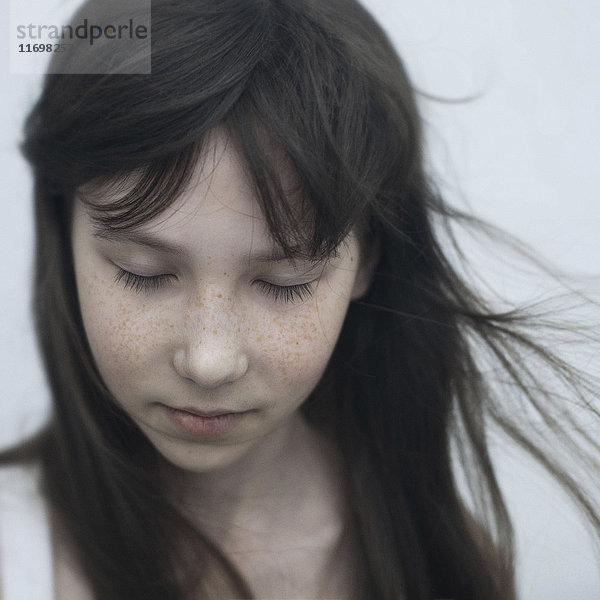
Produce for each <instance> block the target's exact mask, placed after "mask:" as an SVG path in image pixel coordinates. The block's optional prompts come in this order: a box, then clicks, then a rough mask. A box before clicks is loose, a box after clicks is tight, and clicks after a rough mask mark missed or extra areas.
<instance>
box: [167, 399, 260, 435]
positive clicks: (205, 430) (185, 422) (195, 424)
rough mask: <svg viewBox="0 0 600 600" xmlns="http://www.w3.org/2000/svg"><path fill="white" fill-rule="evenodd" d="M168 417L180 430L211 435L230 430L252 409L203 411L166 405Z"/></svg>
mask: <svg viewBox="0 0 600 600" xmlns="http://www.w3.org/2000/svg"><path fill="white" fill-rule="evenodd" d="M165 411H166V414H167V417H168V419H169V421H171V423H173V425H175V426H176V427H177V428H178V429H179V430H181V431H183V432H184V433H186V434H188V435H192V436H198V437H211V436H219V435H223V434H225V433H227V432H229V431H230V430H231V429H233V428H234V427H235V426H236V425H237V424H238V423H239V422H240V421H242V420H243V419H244V418H245V417H246V416H247V415H248V414H249V412H250V411H237V412H236V411H228V410H227V409H216V410H210V411H202V410H198V409H196V408H173V407H170V406H165Z"/></svg>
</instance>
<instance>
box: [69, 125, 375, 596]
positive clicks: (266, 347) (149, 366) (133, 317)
mask: <svg viewBox="0 0 600 600" xmlns="http://www.w3.org/2000/svg"><path fill="white" fill-rule="evenodd" d="M72 234H73V254H74V261H75V274H76V281H77V287H78V294H79V301H80V304H81V310H82V316H83V320H84V326H85V330H86V334H87V336H88V340H89V343H90V347H91V349H92V353H93V355H94V359H95V361H96V364H97V366H98V368H99V370H100V373H101V375H102V377H103V379H104V381H105V383H106V385H107V386H108V388H109V390H110V391H111V392H112V394H113V396H114V397H115V399H116V400H117V402H118V403H119V404H120V406H121V407H122V408H123V409H124V410H125V411H126V412H127V413H128V414H129V415H130V416H131V417H132V419H133V420H134V421H135V422H136V424H137V425H138V426H139V427H140V429H141V430H142V431H143V432H144V433H145V435H146V436H147V437H148V439H149V440H150V442H151V443H152V444H153V445H154V446H155V447H156V449H157V450H158V451H159V452H160V453H161V455H162V456H163V457H164V458H165V459H166V463H167V464H168V465H170V467H169V469H170V471H171V480H172V482H173V494H174V495H175V497H176V499H177V501H178V502H179V503H180V505H181V507H182V509H183V510H184V511H185V512H186V514H188V515H189V516H190V518H192V520H194V521H195V522H196V523H198V524H199V525H200V527H201V528H202V530H203V531H205V532H206V533H207V534H208V535H211V536H212V537H213V538H214V539H215V540H217V541H218V544H219V545H220V547H221V548H222V549H223V550H224V551H225V552H226V554H227V555H228V556H229V557H230V558H231V560H232V561H233V562H234V563H235V564H236V565H237V566H238V568H239V569H240V570H241V572H242V574H243V575H244V576H245V577H246V578H247V581H248V582H249V584H250V585H251V587H252V589H253V591H254V593H255V594H256V595H257V596H258V597H264V598H268V597H271V598H273V597H277V598H280V599H282V600H283V599H285V598H300V597H302V598H323V597H338V598H342V597H343V598H348V597H350V589H351V587H352V584H351V577H350V572H351V571H352V565H351V551H350V548H349V547H348V544H344V543H343V540H342V531H343V527H344V513H345V505H344V501H343V497H342V493H341V487H342V483H341V480H342V477H341V470H340V468H339V466H338V465H339V459H338V457H337V455H336V452H335V450H334V448H333V447H332V446H331V445H330V444H329V443H328V442H327V441H326V440H324V439H322V438H321V437H320V436H319V435H318V434H317V432H316V431H314V430H313V429H312V428H311V427H310V426H309V425H308V424H307V422H306V421H305V420H304V418H303V417H302V416H301V414H300V412H299V408H300V406H301V405H302V403H303V402H304V401H305V400H306V398H307V397H308V395H309V394H310V393H311V391H312V390H313V389H314V387H315V385H316V384H317V382H318V381H319V379H320V377H321V376H322V374H323V371H324V370H325V367H326V365H327V362H328V360H329V358H330V356H331V353H332V351H333V348H334V346H335V343H336V341H337V338H338V335H339V332H340V329H341V326H342V324H343V321H344V318H345V315H346V311H347V308H348V304H349V302H350V301H351V300H352V299H354V298H358V297H360V296H361V295H362V294H364V293H365V292H366V289H367V287H368V284H369V280H370V272H369V271H370V269H369V268H368V266H367V261H365V260H361V256H360V251H359V244H358V241H357V239H356V237H355V236H354V235H352V234H351V235H349V236H348V238H347V239H346V240H345V241H344V243H343V244H341V245H340V247H339V249H338V252H337V254H336V255H335V256H332V257H330V259H329V260H326V261H321V262H318V263H313V262H310V261H305V260H298V261H289V260H283V259H282V258H281V256H277V255H273V251H274V250H275V251H276V250H277V249H276V248H274V247H273V244H272V241H271V238H270V236H269V233H268V230H267V228H266V224H265V221H264V218H263V217H262V215H261V214H260V210H259V208H258V204H257V201H256V199H255V197H254V194H253V190H252V186H251V184H250V183H249V181H248V180H247V178H246V176H245V174H244V171H243V168H242V165H241V162H240V159H239V158H238V155H237V154H236V152H235V151H234V150H233V149H232V145H231V144H230V143H228V140H227V139H226V137H225V135H224V134H222V133H218V132H217V133H216V134H215V135H214V136H213V137H212V138H211V141H210V149H209V151H207V152H205V154H204V156H203V159H202V160H201V161H200V163H199V165H198V168H197V170H196V173H195V176H194V178H193V179H192V184H191V185H190V186H188V188H187V189H186V191H185V192H184V193H183V195H182V196H181V197H180V198H179V199H178V200H176V202H175V203H174V204H173V205H172V206H171V207H170V208H169V209H167V211H166V212H165V213H164V214H162V215H160V216H159V217H158V218H156V219H154V220H153V221H150V222H149V223H146V224H144V225H143V226H142V227H141V228H140V229H139V230H137V231H136V232H135V235H132V234H131V232H128V233H127V234H125V235H121V236H116V237H115V236H107V235H104V234H102V232H100V234H99V231H98V227H97V223H96V222H95V221H94V220H93V218H92V216H91V215H90V213H89V212H88V210H87V208H86V207H85V206H84V204H83V202H81V201H77V202H76V205H75V210H74V217H73V230H72ZM132 274H133V275H132ZM169 408H171V409H185V410H194V411H196V410H197V411H209V412H212V411H217V412H219V413H231V412H233V413H240V414H242V417H241V418H240V419H239V420H238V421H236V422H235V424H234V425H233V427H231V428H229V429H228V430H227V431H224V432H221V433H217V434H216V435H203V434H202V435H199V434H198V433H197V432H192V433H190V432H189V431H187V430H182V429H181V427H179V426H178V425H177V423H176V422H173V420H172V419H170V418H169V412H168V411H169ZM61 556H62V554H61V552H59V553H58V560H57V582H58V583H57V587H58V591H59V593H60V596H62V597H65V598H66V597H68V598H73V597H75V596H72V595H68V594H69V590H68V589H66V588H68V587H69V586H72V585H80V584H81V578H79V580H78V576H77V574H76V570H75V571H69V569H68V568H67V565H68V563H69V562H71V563H72V562H73V561H72V557H71V559H69V557H68V555H65V557H63V559H61ZM61 560H62V566H61ZM61 569H62V571H61ZM73 573H75V576H74V577H73ZM61 582H62V583H61ZM61 585H62V586H63V588H64V589H62V590H61V589H60V588H61ZM65 586H66V588H65ZM83 587H85V585H83ZM71 591H72V590H71Z"/></svg>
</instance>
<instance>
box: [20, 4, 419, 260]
mask: <svg viewBox="0 0 600 600" xmlns="http://www.w3.org/2000/svg"><path fill="white" fill-rule="evenodd" d="M342 4H343V5H344V6H345V3H344V2H342ZM358 10H359V9H358V8H354V9H353V11H351V12H348V13H347V14H346V15H345V18H344V20H342V21H340V20H339V18H338V17H339V15H338V14H337V13H335V11H333V9H332V7H327V5H323V6H321V5H320V4H315V3H312V2H306V3H305V2H300V1H298V2H291V1H289V2H288V1H282V2H262V1H260V2H259V1H250V0H249V2H248V3H244V4H243V6H240V5H239V3H237V2H233V1H231V2H229V1H228V0H224V1H223V2H222V3H219V7H217V6H216V5H215V4H214V3H212V2H203V1H202V0H193V1H191V0H190V1H189V2H184V1H182V2H181V5H178V8H177V9H176V8H175V5H173V4H172V3H170V2H162V1H159V0H157V1H156V2H154V3H153V12H152V45H153V47H152V74H150V75H143V76H142V75H107V76H103V77H94V76H82V77H73V76H60V75H53V76H48V78H47V81H46V88H45V91H44V94H43V97H42V99H41V101H40V103H39V105H38V107H37V108H36V110H34V112H33V114H32V116H31V119H30V122H29V130H30V135H29V137H28V139H27V142H26V144H25V145H24V150H25V153H26V155H27V156H28V157H29V159H30V161H31V162H32V164H34V166H35V168H36V169H37V171H38V173H39V174H40V175H41V176H42V177H43V178H44V179H46V180H48V181H51V182H53V183H56V187H57V188H58V189H61V190H76V192H77V193H76V195H77V196H78V197H80V198H81V199H82V200H83V202H84V203H85V204H86V205H87V206H88V207H89V208H90V210H91V212H92V216H93V218H94V219H95V220H96V221H97V223H98V225H99V226H101V227H103V228H104V229H107V230H113V231H117V230H118V231H126V230H133V229H135V228H138V227H140V226H142V225H143V224H144V223H147V222H148V221H150V220H152V219H155V218H156V217H158V216H159V215H160V214H161V213H163V212H164V211H165V210H166V209H167V208H168V207H169V206H171V205H172V204H173V202H174V201H175V200H176V199H177V198H178V197H180V195H181V194H182V192H184V191H185V189H186V187H187V186H188V185H189V183H190V180H191V176H192V174H193V172H194V170H195V169H196V168H197V167H198V164H199V161H202V160H203V157H202V155H203V152H204V150H205V146H206V144H207V142H208V138H209V137H210V136H211V135H212V134H213V132H214V131H216V130H217V129H221V130H224V131H225V132H226V133H227V136H228V138H229V140H230V141H231V143H232V144H233V145H234V147H235V151H236V153H237V155H238V157H239V159H240V160H241V162H242V163H243V165H244V168H245V170H246V174H247V177H248V181H249V182H250V184H251V186H252V189H253V191H254V194H255V197H256V200H257V202H258V203H259V206H260V209H261V212H262V215H263V217H264V218H265V220H266V223H267V226H268V230H269V231H270V234H271V236H272V238H273V240H274V242H275V243H276V244H277V245H278V246H279V247H281V248H282V250H283V252H284V253H285V254H286V255H287V256H290V257H291V256H298V254H299V253H303V254H305V255H306V257H309V258H315V259H319V258H322V257H324V256H329V255H331V254H332V252H333V251H334V250H335V249H336V248H337V247H338V246H339V245H340V243H341V242H342V240H343V239H344V238H345V237H346V236H347V235H348V234H349V233H350V231H351V230H352V229H353V228H355V227H357V225H358V226H359V229H360V230H361V231H364V230H367V231H369V228H376V227H378V226H379V225H377V223H378V222H380V221H383V220H389V221H391V220H392V218H393V214H392V213H394V212H395V211H396V210H397V208H398V207H399V208H400V210H402V207H401V204H399V203H398V199H399V198H398V197H399V196H401V195H402V194H403V190H405V189H406V188H407V186H409V185H410V184H411V169H412V166H413V165H414V164H417V162H418V161H417V160H416V157H417V155H418V152H419V148H418V143H417V135H416V131H415V129H414V125H413V124H414V123H415V122H417V119H415V118H414V114H413V108H414V107H413V106H412V103H411V102H412V101H411V100H410V93H409V85H408V83H407V80H406V79H405V78H404V74H403V71H402V69H401V67H400V65H399V64H398V65H395V67H397V69H395V70H394V69H390V70H389V71H388V70H384V69H382V68H381V64H382V61H381V60H379V54H380V53H381V52H385V51H387V50H388V49H389V48H388V46H387V40H386V39H385V37H384V35H383V33H382V32H381V30H380V29H379V28H377V27H376V26H375V24H374V23H371V21H370V20H369V19H370V18H369V17H368V16H367V15H366V13H363V12H362V11H360V12H357V11H358ZM321 11H323V12H321ZM328 11H329V12H328ZM334 13H335V14H334ZM365 23H367V25H368V26H369V27H371V26H372V27H373V30H372V32H371V35H370V39H372V41H373V45H372V47H367V46H364V45H360V44H357V45H356V46H353V45H352V44H351V43H349V42H348V40H353V39H355V37H356V38H358V37H360V35H364V31H362V29H364V27H365ZM369 24H370V25H369ZM175 34H177V35H176V36H175ZM173 39H177V41H178V43H177V44H173V43H172V40H173ZM217 67H218V68H217ZM65 97H71V98H74V99H77V101H75V102H73V104H72V106H69V105H67V106H65V103H64V98H65ZM290 179H291V180H292V181H291V183H290ZM104 192H110V193H107V194H106V195H105V197H104V198H103V197H102V195H103V193H104ZM65 194H66V192H65ZM73 197H74V195H73V194H68V195H67V198H73ZM377 213H379V215H382V217H379V216H378V217H373V215H374V214H377ZM390 215H391V216H390Z"/></svg>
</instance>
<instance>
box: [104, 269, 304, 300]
mask: <svg viewBox="0 0 600 600" xmlns="http://www.w3.org/2000/svg"><path fill="white" fill-rule="evenodd" d="M173 277H174V276H173V275H167V274H163V275H151V276H146V275H138V274H137V273H131V272H130V271H126V270H125V269H119V272H118V273H117V276H116V277H115V282H116V283H121V284H122V285H123V287H124V288H125V289H126V290H127V289H130V290H132V291H134V292H135V293H136V294H139V293H140V292H144V293H149V292H155V291H157V290H159V289H160V288H161V287H162V286H163V285H164V284H166V283H168V282H169V281H170V280H172V279H173ZM256 283H257V284H258V285H259V286H260V288H261V289H262V290H263V292H265V294H266V295H267V296H270V297H271V298H273V300H275V301H277V302H284V303H291V302H302V301H304V300H306V299H307V298H310V297H311V296H312V295H313V292H314V289H313V283H314V282H312V281H311V282H308V283H299V284H296V285H276V284H274V283H269V282H268V281H257V282H256Z"/></svg>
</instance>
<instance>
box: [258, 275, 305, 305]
mask: <svg viewBox="0 0 600 600" xmlns="http://www.w3.org/2000/svg"><path fill="white" fill-rule="evenodd" d="M256 283H257V285H259V286H260V288H261V289H262V290H263V292H265V294H266V295H267V296H270V297H271V298H273V300H275V301H276V302H302V301H304V300H306V299H308V298H310V297H311V296H312V295H313V293H314V284H315V282H314V281H309V282H308V283H299V284H295V285H276V284H274V283H269V282H268V281H262V280H259V281H257V282H256Z"/></svg>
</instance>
